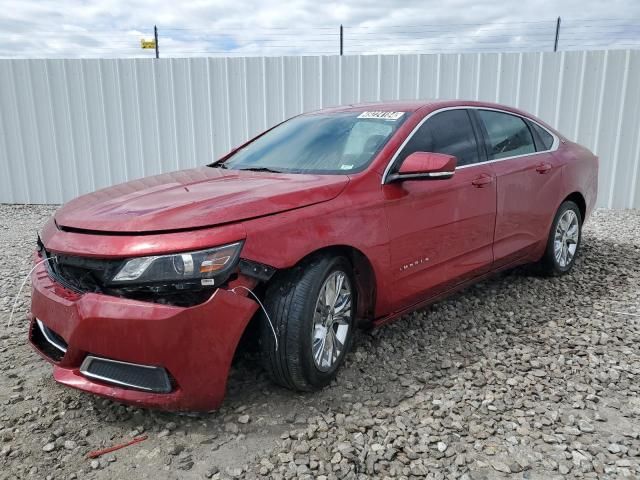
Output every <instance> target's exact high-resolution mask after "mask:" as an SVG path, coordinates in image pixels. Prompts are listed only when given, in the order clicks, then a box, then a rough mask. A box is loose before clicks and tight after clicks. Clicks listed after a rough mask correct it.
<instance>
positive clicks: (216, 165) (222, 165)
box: [207, 162, 229, 169]
mask: <svg viewBox="0 0 640 480" xmlns="http://www.w3.org/2000/svg"><path fill="white" fill-rule="evenodd" d="M207 166H208V167H211V168H225V169H228V168H229V167H227V165H226V164H225V163H224V162H214V163H210V164H209V165H207Z"/></svg>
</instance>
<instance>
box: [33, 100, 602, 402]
mask: <svg viewBox="0 0 640 480" xmlns="http://www.w3.org/2000/svg"><path fill="white" fill-rule="evenodd" d="M597 179H598V160H597V158H596V157H595V156H594V155H593V154H592V153H591V152H589V151H588V150H587V149H585V148H583V147H581V146H580V145H577V144H575V143H572V142H570V141H568V140H567V139H565V138H564V137H563V136H562V135H561V134H559V133H558V132H556V131H555V130H553V129H552V128H550V127H549V126H548V125H546V124H545V123H543V122H542V121H540V120H538V119H536V118H534V117H532V116H531V115H528V114H526V113H524V112H521V111H518V110H515V109H513V108H509V107H504V106H501V105H495V104H486V103H478V102H462V101H447V102H444V101H437V102H435V101H434V102H415V103H383V104H369V105H358V106H349V107H340V108H333V109H326V110H322V111H319V112H314V113H310V114H305V115H300V116H297V117H294V118H292V119H290V120H287V121H286V122H283V123H281V124H280V125H278V126H276V127H274V128H272V129H270V130H268V131H266V132H264V133H262V134H261V135H259V136H258V137H256V138H254V139H253V140H251V141H249V142H247V143H246V144H244V145H242V146H241V147H239V148H237V149H235V150H233V151H232V152H230V153H229V154H228V155H226V156H225V157H223V158H222V159H220V160H218V161H217V162H215V163H213V164H211V165H208V166H203V167H200V168H195V169H191V170H184V171H179V172H175V173H167V174H163V175H158V176H154V177H150V178H144V179H141V180H134V181H131V182H128V183H125V184H123V185H117V186H114V187H110V188H106V189H104V190H100V191H98V192H95V193H92V194H89V195H85V196H82V197H80V198H78V199H76V200H73V201H71V202H69V203H68V204H66V205H65V206H63V207H62V208H61V209H60V210H58V212H56V214H55V217H54V218H52V219H51V220H50V221H49V222H48V223H47V224H46V226H45V227H44V229H43V231H42V234H41V238H39V242H38V250H37V252H36V258H35V260H36V261H37V262H41V264H40V265H38V266H37V268H36V269H35V270H34V272H33V274H32V282H33V292H32V305H31V319H32V321H31V328H30V332H29V336H30V341H31V343H32V344H33V346H34V347H35V349H36V350H37V351H38V352H39V353H40V354H41V355H42V356H43V357H44V358H45V359H47V360H48V361H50V362H52V363H53V364H54V369H53V375H54V377H55V379H56V380H57V381H58V382H60V383H62V384H64V385H68V386H71V387H75V388H78V389H80V390H84V391H88V392H92V393H95V394H98V395H102V396H105V397H108V398H112V399H116V400H119V401H122V402H126V403H130V404H135V405H142V406H149V407H158V408H164V409H173V410H210V409H213V408H216V407H218V406H219V405H220V403H221V402H222V400H223V398H224V393H225V386H226V380H227V374H228V370H229V366H230V364H231V360H232V357H233V355H234V352H235V350H236V346H237V344H238V341H239V340H240V338H241V336H242V335H243V333H244V332H245V330H246V329H247V328H248V327H249V326H250V325H254V326H255V327H256V328H258V329H259V343H260V348H261V350H262V352H263V358H264V367H265V369H266V370H267V371H268V372H269V374H270V375H271V377H272V378H273V380H274V381H275V382H277V383H279V384H280V385H284V386H286V387H289V388H291V389H295V390H303V391H308V390H315V389H319V388H322V387H323V386H325V385H327V384H328V383H329V382H330V381H331V380H332V379H333V378H334V377H335V375H336V371H337V369H338V368H339V367H340V364H341V363H342V362H343V360H344V357H345V355H346V354H347V352H348V351H349V348H350V347H351V344H352V339H353V333H354V329H355V328H356V325H368V326H379V325H381V324H384V323H387V322H389V321H391V320H394V319H396V318H398V317H400V316H401V315H402V314H404V313H406V312H409V311H411V310H415V309H418V308H421V307H423V306H424V305H426V304H427V303H429V302H433V301H434V300H436V299H439V298H442V297H443V296H445V295H447V294H449V293H451V292H453V291H455V290H457V289H460V288H461V287H464V286H465V285H468V284H470V283H472V282H476V281H478V280H480V279H482V278H485V277H486V276H487V275H490V274H492V273H494V272H496V271H499V270H503V269H506V268H511V267H514V266H516V265H521V264H525V263H533V262H536V263H538V264H539V266H540V268H541V269H542V270H543V271H544V272H546V273H548V274H554V275H558V274H564V273H566V272H568V271H569V270H570V269H571V267H572V266H573V264H574V262H575V258H576V255H577V253H578V250H579V248H580V236H581V228H582V224H583V222H584V220H585V219H586V218H587V217H588V215H589V213H590V212H591V210H592V209H593V206H594V203H595V200H596V193H597ZM252 320H253V321H252Z"/></svg>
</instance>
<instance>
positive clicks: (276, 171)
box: [238, 167, 282, 173]
mask: <svg viewBox="0 0 640 480" xmlns="http://www.w3.org/2000/svg"><path fill="white" fill-rule="evenodd" d="M238 170H247V171H249V172H269V173H282V172H281V171H280V170H274V169H273V168H268V167H249V168H239V169H238Z"/></svg>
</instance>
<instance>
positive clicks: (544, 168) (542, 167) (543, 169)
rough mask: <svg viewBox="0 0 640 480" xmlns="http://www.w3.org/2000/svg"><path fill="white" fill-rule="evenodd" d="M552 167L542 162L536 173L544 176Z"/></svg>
mask: <svg viewBox="0 0 640 480" xmlns="http://www.w3.org/2000/svg"><path fill="white" fill-rule="evenodd" d="M551 168H552V166H551V164H550V163H547V162H544V163H541V164H540V165H538V166H537V167H536V172H538V173H540V174H545V173H547V172H549V170H551Z"/></svg>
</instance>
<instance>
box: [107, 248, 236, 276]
mask: <svg viewBox="0 0 640 480" xmlns="http://www.w3.org/2000/svg"><path fill="white" fill-rule="evenodd" d="M241 249H242V242H236V243H231V244H229V245H223V246H221V247H216V248H210V249H207V250H200V251H197V252H186V253H176V254H173V255H157V256H152V257H137V258H132V259H130V260H127V261H125V262H124V264H123V265H122V267H121V268H120V269H119V270H118V273H116V274H115V275H114V277H113V279H112V280H111V282H110V283H111V284H114V285H115V284H118V285H123V284H148V283H167V282H170V283H184V284H185V285H193V284H199V285H204V286H213V285H219V284H220V283H222V282H224V281H225V280H226V279H227V278H228V277H229V275H230V274H231V273H232V270H233V268H234V267H235V266H236V265H237V263H238V258H239V256H240V250H241Z"/></svg>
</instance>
